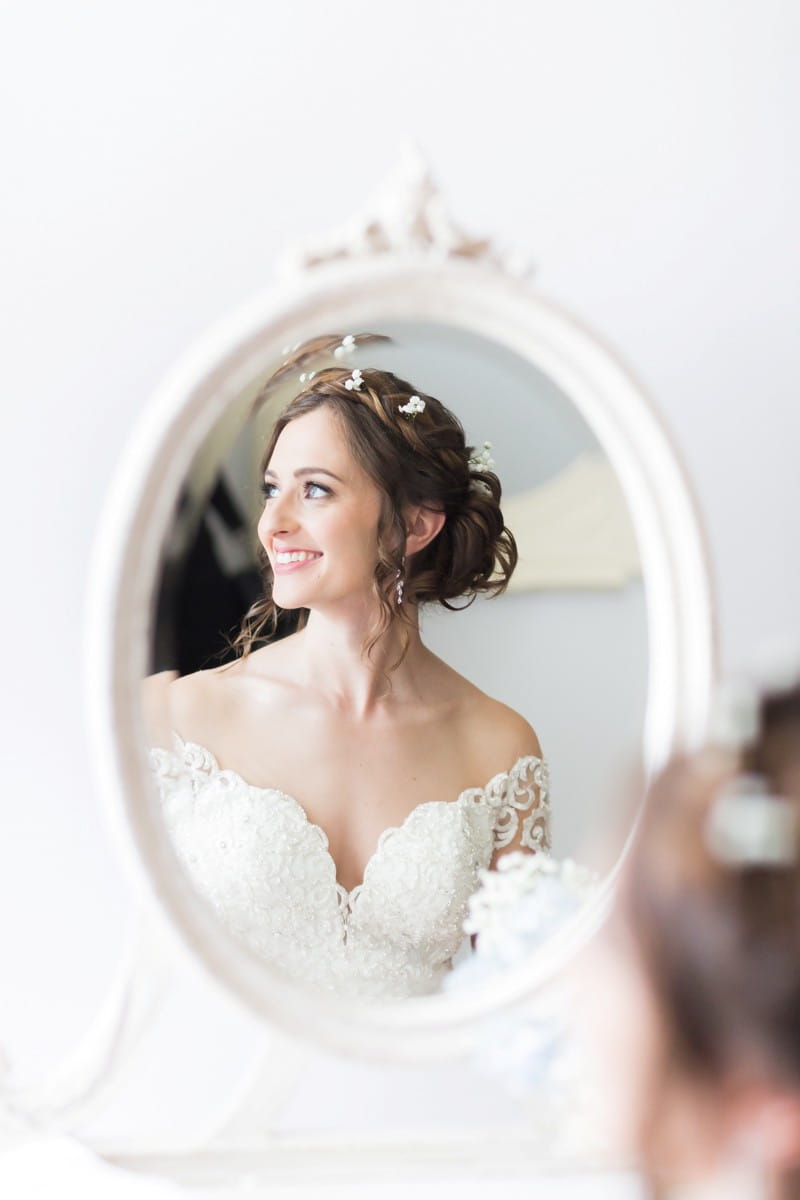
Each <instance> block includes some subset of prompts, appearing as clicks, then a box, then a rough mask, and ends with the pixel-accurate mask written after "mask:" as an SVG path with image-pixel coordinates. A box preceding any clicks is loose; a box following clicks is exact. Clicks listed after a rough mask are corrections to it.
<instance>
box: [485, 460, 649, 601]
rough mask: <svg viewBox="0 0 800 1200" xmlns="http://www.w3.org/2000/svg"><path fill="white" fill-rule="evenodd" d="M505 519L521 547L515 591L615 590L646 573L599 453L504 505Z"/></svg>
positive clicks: (614, 482) (512, 587)
mask: <svg viewBox="0 0 800 1200" xmlns="http://www.w3.org/2000/svg"><path fill="white" fill-rule="evenodd" d="M503 515H504V517H505V520H506V524H507V525H508V527H509V529H510V530H511V531H512V533H513V534H514V537H515V538H516V539H517V546H518V547H519V563H518V565H517V569H516V571H515V572H514V574H513V576H512V578H511V583H510V584H509V588H508V590H509V591H510V592H526V591H538V590H542V589H545V588H615V587H622V586H623V585H624V584H626V583H627V582H628V581H629V580H631V579H635V578H637V577H638V576H639V575H640V574H641V564H640V561H639V552H638V549H637V546H636V538H635V535H634V532H633V526H632V525H631V521H630V517H629V515H628V508H627V504H626V502H625V498H624V496H623V495H622V492H621V490H620V487H619V484H618V483H617V479H616V476H615V474H614V471H613V470H612V468H611V464H610V463H609V462H608V460H607V459H606V458H604V457H603V456H601V455H599V454H582V455H580V457H578V458H576V459H575V460H574V462H572V463H570V465H569V466H568V467H567V468H566V469H565V470H563V471H561V472H560V473H559V474H558V475H556V476H555V477H554V478H553V479H549V480H548V481H547V482H546V483H543V484H540V485H539V486H538V487H535V488H531V489H530V490H529V491H527V492H520V493H518V494H517V495H516V496H510V497H509V498H508V499H504V500H503Z"/></svg>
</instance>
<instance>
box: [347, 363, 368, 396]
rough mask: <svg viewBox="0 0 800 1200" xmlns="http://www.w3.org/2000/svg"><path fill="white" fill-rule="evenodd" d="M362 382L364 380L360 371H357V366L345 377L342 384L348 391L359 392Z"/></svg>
mask: <svg viewBox="0 0 800 1200" xmlns="http://www.w3.org/2000/svg"><path fill="white" fill-rule="evenodd" d="M363 384H364V380H363V378H362V376H361V372H360V371H359V369H358V368H357V367H356V369H355V371H353V373H352V375H351V376H350V378H349V379H345V381H344V386H345V387H346V388H347V390H348V392H352V391H356V392H360V391H361V388H362V387H363Z"/></svg>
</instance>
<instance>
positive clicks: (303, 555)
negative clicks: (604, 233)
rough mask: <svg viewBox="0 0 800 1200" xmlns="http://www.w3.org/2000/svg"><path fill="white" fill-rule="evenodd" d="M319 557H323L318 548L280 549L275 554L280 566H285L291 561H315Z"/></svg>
mask: <svg viewBox="0 0 800 1200" xmlns="http://www.w3.org/2000/svg"><path fill="white" fill-rule="evenodd" d="M317 558H322V555H321V554H320V553H319V551H317V550H279V551H278V553H277V554H276V555H275V562H276V564H277V565H278V566H280V567H283V566H288V565H289V564H290V563H307V562H313V561H314V559H317Z"/></svg>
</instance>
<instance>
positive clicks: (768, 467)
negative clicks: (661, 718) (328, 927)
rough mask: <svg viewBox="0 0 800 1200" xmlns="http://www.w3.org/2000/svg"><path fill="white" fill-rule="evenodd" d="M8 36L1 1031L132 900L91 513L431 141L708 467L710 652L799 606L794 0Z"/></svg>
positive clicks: (96, 981) (29, 1053)
mask: <svg viewBox="0 0 800 1200" xmlns="http://www.w3.org/2000/svg"><path fill="white" fill-rule="evenodd" d="M10 14H11V8H10V6H9V7H8V8H7V9H6V11H5V21H4V25H5V29H4V30H3V33H2V37H0V114H2V116H0V120H1V121H2V122H3V124H4V126H5V127H4V128H3V129H2V131H0V133H2V137H0V145H2V169H3V176H4V178H5V182H4V184H3V186H2V188H0V239H2V243H3V245H2V255H1V260H2V268H1V269H0V280H1V281H2V282H0V287H1V288H2V304H3V311H2V322H1V325H0V327H1V328H2V330H3V335H4V337H3V340H4V343H5V346H4V352H3V390H4V396H3V412H4V415H5V422H6V431H7V432H6V440H5V443H4V444H5V450H6V453H5V455H4V465H3V489H4V491H3V515H4V520H3V537H4V547H3V549H4V559H5V571H4V584H3V588H2V601H1V602H2V629H3V634H4V636H3V642H2V644H3V667H4V672H3V674H4V706H3V729H4V734H5V737H4V747H3V764H4V777H3V810H4V811H3V815H4V822H3V829H4V837H3V840H2V842H1V843H0V913H2V918H0V919H1V920H2V944H3V961H4V968H5V970H4V975H5V979H4V987H3V991H2V997H1V998H0V1042H2V1043H4V1044H5V1046H6V1049H7V1050H9V1049H10V1051H11V1053H12V1055H13V1057H15V1058H19V1059H21V1060H22V1064H23V1065H33V1064H35V1063H36V1062H40V1061H41V1062H44V1061H47V1059H48V1058H49V1056H50V1055H51V1054H52V1053H53V1052H55V1051H56V1050H57V1049H59V1048H62V1047H65V1046H66V1045H68V1044H69V1042H70V1041H71V1039H72V1037H73V1036H74V1035H75V1034H76V1033H77V1032H78V1031H79V1030H80V1029H81V1027H82V1025H83V1024H84V1022H85V1021H86V1020H88V1018H89V1016H90V1014H91V1012H92V1009H93V1006H94V1003H95V1000H96V997H97V995H98V992H99V990H100V989H101V988H102V985H103V983H104V982H105V981H106V980H107V979H108V978H109V976H110V974H111V973H112V970H113V964H114V960H115V954H116V951H117V948H118V945H119V941H120V939H121V937H122V936H123V932H124V927H125V918H126V914H127V912H128V907H129V901H128V897H127V890H126V887H125V883H124V881H123V879H122V878H121V872H120V868H119V867H118V865H117V863H116V860H115V859H114V858H113V857H112V856H111V854H110V852H109V851H108V850H107V848H106V842H105V840H104V838H103V832H102V829H101V822H100V818H99V815H98V805H97V799H98V798H97V796H96V795H95V794H94V792H93V787H92V783H91V776H90V769H89V759H88V750H87V746H86V744H85V741H84V726H83V721H82V714H81V701H80V684H81V663H82V659H81V655H82V638H83V631H82V628H81V622H82V617H83V609H84V601H85V594H84V591H85V579H86V573H87V565H88V561H89V553H90V546H91V541H92V536H93V533H94V530H95V526H96V523H97V518H98V514H99V512H100V511H101V509H102V504H103V496H104V493H105V490H106V488H107V485H108V483H109V481H110V479H111V476H112V473H113V470H114V463H115V461H116V460H117V458H118V456H119V454H120V452H121V450H122V448H123V445H124V443H125V439H126V436H127V434H128V432H129V430H130V429H131V428H132V426H133V425H134V423H135V421H136V418H137V415H138V413H139V411H140V409H141V407H142V405H143V403H144V400H145V397H146V396H147V395H148V393H149V392H150V390H151V389H152V387H153V386H154V385H155V383H156V382H157V380H158V379H159V377H160V376H161V374H162V372H163V371H164V370H165V368H166V367H167V366H168V364H169V363H170V362H171V360H172V359H173V358H174V357H175V356H176V355H178V354H179V353H180V352H181V350H182V349H183V348H184V346H185V344H186V343H187V341H188V340H189V339H191V338H193V337H194V336H196V335H197V334H199V333H200V332H201V331H202V330H203V329H204V328H205V327H206V326H207V325H208V324H209V323H210V322H211V321H213V320H214V319H216V318H217V317H218V316H220V315H221V314H223V313H224V312H225V311H226V310H228V309H229V308H231V307H232V306H235V305H236V304H237V303H238V302H239V301H241V300H243V299H245V298H247V297H248V296H249V295H250V294H252V293H253V292H255V291H257V290H259V289H260V288H261V287H262V286H263V285H264V284H265V283H266V282H269V279H270V272H271V263H272V262H273V260H274V258H275V257H276V256H277V255H278V254H279V252H280V251H281V250H282V249H283V247H284V246H285V244H286V243H287V241H289V240H291V239H298V238H302V237H303V236H305V235H306V234H307V233H309V232H313V231H315V230H322V229H325V228H327V227H329V226H331V225H336V224H338V223H339V222H341V221H342V220H343V219H345V218H346V217H347V216H348V215H349V214H350V212H351V211H352V210H353V209H354V208H356V207H357V206H358V204H359V202H360V200H361V198H362V194H363V191H364V189H370V188H371V187H372V186H373V185H374V184H375V183H376V182H377V181H378V180H379V179H380V177H381V176H382V174H383V173H384V172H385V171H386V170H387V169H388V168H389V167H391V165H392V164H393V162H394V160H395V157H396V154H397V151H398V147H399V145H400V143H401V141H402V140H403V139H404V138H405V137H407V136H411V137H413V138H415V139H416V140H417V141H418V142H419V144H420V145H421V147H422V148H423V150H424V152H425V153H426V154H427V155H428V156H429V158H430V160H431V162H432V164H433V166H434V168H435V171H436V173H437V176H438V178H439V181H440V183H441V185H442V188H443V190H444V192H445V194H446V196H447V198H448V200H449V201H450V206H451V208H452V210H453V211H454V213H455V215H456V217H457V218H458V219H459V220H460V221H461V223H462V224H464V225H465V226H466V227H467V228H470V229H473V230H475V231H476V232H479V233H487V234H491V235H493V236H494V237H496V239H497V240H498V241H499V242H500V243H502V244H504V245H509V246H514V247H517V248H519V249H520V250H523V251H529V252H530V253H531V254H532V255H533V256H534V257H535V258H536V260H537V261H538V263H539V264H540V273H539V284H540V287H541V289H542V290H543V291H544V292H545V293H546V294H549V295H551V296H553V297H554V298H556V299H558V300H559V301H561V302H562V303H563V304H565V305H566V306H568V307H570V308H571V309H573V310H574V311H575V312H576V314H578V315H579V316H580V317H581V318H583V319H584V320H585V321H587V322H589V323H590V324H593V325H594V326H595V327H596V328H597V329H598V330H599V331H600V332H601V333H602V334H603V336H604V337H605V338H606V339H607V340H608V341H609V342H610V343H611V344H612V345H614V346H615V347H617V348H618V349H619V350H620V351H621V352H622V354H623V356H624V357H625V358H626V359H627V360H628V362H629V363H630V364H631V365H632V366H633V367H634V369H635V370H636V372H637V373H638V375H639V376H640V377H641V379H642V380H644V382H645V383H646V385H647V386H648V387H649V389H650V391H651V393H652V395H653V397H654V399H655V401H656V402H657V404H658V406H659V408H660V410H661V411H662V413H663V415H664V418H665V421H666V422H667V425H668V427H669V429H670V430H671V432H672V434H673V437H674V440H675V442H676V444H677V446H678V448H679V450H680V453H681V455H682V456H683V459H684V461H685V463H686V465H687V467H688V470H689V473H690V476H691V478H692V480H693V482H694V486H695V489H696V493H697V497H698V500H699V503H700V506H701V509H702V511H703V513H704V516H705V520H706V524H707V529H708V535H709V540H710V546H711V552H712V556H713V562H714V568H715V573H716V577H717V582H718V587H719V597H720V600H719V628H720V640H721V648H722V658H723V662H724V663H725V664H734V663H736V662H738V661H740V660H742V659H745V658H747V657H749V656H750V655H751V654H752V653H753V651H754V649H755V647H756V646H757V644H758V643H759V641H760V640H761V639H762V638H763V637H764V636H765V635H768V636H769V637H770V638H780V637H783V636H786V637H791V638H794V636H795V628H796V624H795V623H796V614H797V612H798V611H800V571H798V570H797V568H796V566H795V563H794V561H793V560H792V557H791V556H792V554H793V552H794V551H795V548H796V546H797V544H798V518H797V513H798V512H799V511H800V473H799V472H798V470H797V447H798V444H800V437H799V435H800V427H799V426H800V417H799V416H798V413H799V412H800V405H798V400H797V380H798V375H799V374H800V372H798V367H800V339H798V336H797V330H798V327H800V289H798V286H797V278H798V266H800V262H798V259H799V258H800V244H799V241H798V238H797V229H796V213H797V212H798V211H800V180H799V179H798V172H799V171H800V168H799V167H798V159H797V154H796V147H797V144H798V135H799V134H800V130H798V125H799V124H800V80H799V77H798V72H797V69H796V63H797V53H798V47H799V43H800V8H798V6H797V5H796V4H795V3H793V0H784V2H781V0H761V2H760V3H759V4H758V5H756V4H754V3H751V2H749V0H669V2H667V0H662V2H651V3H642V2H641V0H605V2H604V3H603V4H597V3H594V2H593V0H585V2H580V0H560V2H559V3H558V4H554V3H552V2H550V0H548V2H546V3H545V2H541V3H540V2H536V3H528V4H519V3H517V2H516V0H495V2H494V3H493V4H491V5H487V4H485V3H475V2H472V0H462V2H461V3H458V4H456V3H453V2H451V3H443V2H441V0H403V3H402V4H396V5H388V4H379V3H374V0H373V2H371V3H368V2H360V0H339V2H338V3H336V4H325V3H322V2H321V0H317V2H306V3H302V2H298V3H295V4H267V3H264V2H263V0H227V2H223V0H218V2H213V0H206V2H201V0H158V2H156V0H139V2H138V3H137V4H135V5H134V4H128V5H124V4H103V3H100V2H97V3H88V2H83V3H81V2H75V3H72V4H70V5H63V4H57V3H55V2H50V3H48V2H47V0H41V2H39V3H36V2H35V0H33V2H31V3H29V4H27V5H25V6H16V7H15V8H14V11H13V16H12V15H10Z"/></svg>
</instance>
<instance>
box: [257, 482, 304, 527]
mask: <svg viewBox="0 0 800 1200" xmlns="http://www.w3.org/2000/svg"><path fill="white" fill-rule="evenodd" d="M259 529H260V530H261V532H262V534H269V535H270V536H272V537H274V536H275V535H276V534H279V533H292V532H293V531H294V530H295V529H297V517H296V514H295V507H294V501H293V498H292V496H291V493H278V495H277V496H275V497H274V498H273V499H272V500H268V501H267V503H266V504H265V505H264V512H263V513H262V515H261V520H260V521H259Z"/></svg>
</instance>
